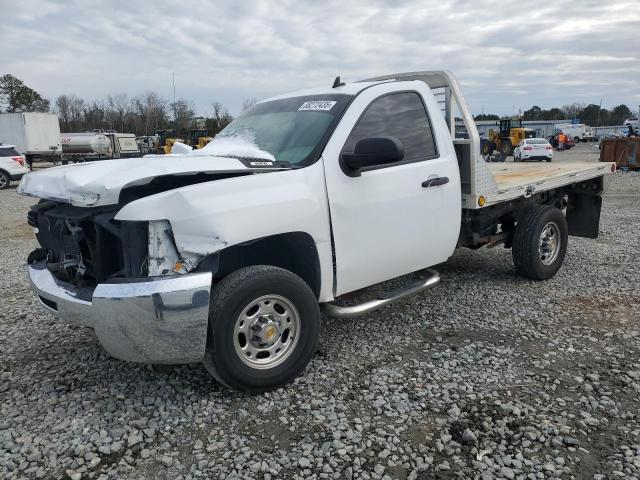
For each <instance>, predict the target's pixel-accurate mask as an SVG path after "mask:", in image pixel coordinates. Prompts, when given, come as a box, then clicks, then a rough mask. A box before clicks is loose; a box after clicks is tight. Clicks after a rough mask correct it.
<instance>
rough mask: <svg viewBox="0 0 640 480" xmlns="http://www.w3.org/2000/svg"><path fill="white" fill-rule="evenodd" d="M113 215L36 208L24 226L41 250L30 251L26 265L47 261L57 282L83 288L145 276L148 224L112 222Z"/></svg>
mask: <svg viewBox="0 0 640 480" xmlns="http://www.w3.org/2000/svg"><path fill="white" fill-rule="evenodd" d="M117 211H118V208H117V207H96V208H82V207H74V206H71V205H69V204H66V203H59V202H53V201H42V202H40V203H38V204H37V205H35V206H33V207H32V208H31V210H30V211H29V214H28V221H29V225H31V226H32V227H34V229H36V238H37V239H38V241H39V242H40V245H41V247H42V248H39V249H37V250H35V251H34V252H32V254H31V255H30V258H29V260H28V261H29V263H31V262H33V261H37V260H43V259H46V260H47V268H48V269H49V271H50V272H51V273H53V274H54V275H55V276H56V278H58V279H59V280H62V281H64V282H68V283H71V284H73V285H76V286H78V287H84V288H91V287H95V286H96V285H97V284H98V283H101V282H104V281H106V280H109V279H116V278H127V277H128V278H131V277H145V276H146V275H147V264H146V263H147V259H146V257H147V251H148V249H147V235H148V233H147V223H146V222H118V221H115V220H114V219H113V217H114V216H115V214H116V213H117ZM124 246H126V247H125V248H123V247H124Z"/></svg>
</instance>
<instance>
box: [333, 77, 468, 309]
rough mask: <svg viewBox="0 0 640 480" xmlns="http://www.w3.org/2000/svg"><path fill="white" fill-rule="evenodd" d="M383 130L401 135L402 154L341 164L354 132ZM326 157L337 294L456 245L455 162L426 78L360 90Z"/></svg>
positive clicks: (434, 259) (424, 262)
mask: <svg viewBox="0 0 640 480" xmlns="http://www.w3.org/2000/svg"><path fill="white" fill-rule="evenodd" d="M403 84H409V85H410V86H411V89H410V90H408V91H407V90H404V89H402V87H403ZM417 84H418V85H417ZM398 89H402V90H400V91H398ZM427 108H428V109H427ZM427 112H429V113H431V112H433V113H431V114H429V113H427ZM435 132H440V134H441V136H438V135H437V134H435ZM383 136H390V137H394V138H397V139H398V140H399V141H400V142H401V143H402V145H403V146H404V151H405V154H404V158H403V159H402V160H401V161H398V162H395V163H392V164H384V165H379V166H372V167H368V168H367V169H363V170H362V171H361V172H360V175H359V176H350V175H349V172H345V170H344V165H342V166H341V164H340V163H341V162H340V155H341V154H342V153H353V149H354V147H355V144H356V143H357V141H358V140H361V139H363V138H371V137H383ZM323 159H324V164H325V175H326V182H327V193H328V198H329V208H330V214H331V227H332V233H333V241H334V248H335V250H334V251H335V264H336V269H335V271H336V279H335V293H334V294H335V295H336V296H339V295H341V294H343V293H347V292H350V291H354V290H357V289H360V288H363V287H366V286H369V285H373V284H375V283H379V282H382V281H385V280H388V279H391V278H394V277H398V276H400V275H404V274H407V273H410V272H414V271H417V270H420V269H423V268H425V267H429V266H431V265H435V264H437V263H441V262H443V261H445V260H447V258H448V257H449V256H450V255H451V254H452V253H453V250H454V247H455V245H456V242H457V239H458V234H459V231H460V214H461V209H460V179H459V172H458V165H457V160H456V155H455V152H454V150H453V144H452V142H451V139H450V136H449V132H448V129H447V126H446V124H445V122H444V118H443V117H442V115H441V113H440V111H439V109H438V107H437V105H436V103H435V101H434V99H433V96H432V95H431V92H430V90H429V89H428V87H427V86H426V85H424V84H423V83H421V82H394V83H393V84H384V85H378V86H376V87H372V88H369V89H367V90H365V91H364V92H363V93H361V94H360V95H358V96H357V97H356V99H355V100H354V101H353V103H352V105H351V106H350V107H349V109H348V110H347V112H346V113H345V115H344V117H343V119H342V121H341V123H340V125H339V126H338V129H337V130H336V132H335V133H334V135H333V137H332V140H331V142H330V144H328V145H327V148H326V149H325V152H324V154H323ZM435 178H438V179H440V180H441V181H439V182H433V179H435ZM444 179H446V181H445V180H444ZM432 184H433V185H432Z"/></svg>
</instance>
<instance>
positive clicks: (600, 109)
mask: <svg viewBox="0 0 640 480" xmlns="http://www.w3.org/2000/svg"><path fill="white" fill-rule="evenodd" d="M601 111H602V98H600V108H598V127H599V126H600V112H601Z"/></svg>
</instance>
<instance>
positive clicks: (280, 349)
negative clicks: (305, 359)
mask: <svg viewBox="0 0 640 480" xmlns="http://www.w3.org/2000/svg"><path fill="white" fill-rule="evenodd" d="M299 336H300V315H299V314H298V310H297V309H296V307H295V306H294V305H293V303H291V301H289V300H288V299H286V298H285V297H282V296H280V295H264V296H262V297H259V298H256V299H255V300H252V301H251V302H249V303H248V304H247V305H246V306H245V307H244V308H243V309H242V312H241V313H240V315H239V316H238V318H237V319H236V322H235V327H234V331H233V345H234V347H235V351H236V354H237V355H238V357H240V360H242V362H243V363H244V364H246V365H248V366H249V367H251V368H259V369H267V368H273V367H275V366H277V365H280V364H281V363H282V362H284V361H285V360H286V359H287V358H289V356H291V353H292V352H293V350H294V349H295V347H296V345H297V343H298V338H299Z"/></svg>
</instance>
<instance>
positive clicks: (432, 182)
mask: <svg viewBox="0 0 640 480" xmlns="http://www.w3.org/2000/svg"><path fill="white" fill-rule="evenodd" d="M445 183H449V177H435V178H430V179H429V180H425V181H424V182H422V186H423V187H424V188H428V187H437V186H438V185H444V184H445Z"/></svg>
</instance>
